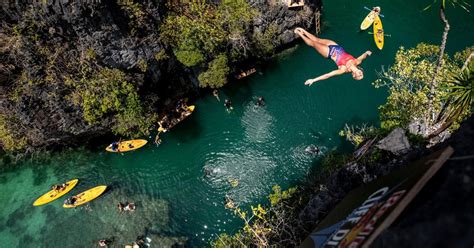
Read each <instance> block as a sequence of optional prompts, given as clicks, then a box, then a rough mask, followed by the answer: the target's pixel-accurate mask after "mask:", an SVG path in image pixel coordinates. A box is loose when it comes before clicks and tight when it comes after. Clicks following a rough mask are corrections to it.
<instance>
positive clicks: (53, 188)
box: [51, 184, 61, 191]
mask: <svg viewBox="0 0 474 248" xmlns="http://www.w3.org/2000/svg"><path fill="white" fill-rule="evenodd" d="M51 190H54V191H61V186H59V185H58V184H53V185H52V186H51Z"/></svg>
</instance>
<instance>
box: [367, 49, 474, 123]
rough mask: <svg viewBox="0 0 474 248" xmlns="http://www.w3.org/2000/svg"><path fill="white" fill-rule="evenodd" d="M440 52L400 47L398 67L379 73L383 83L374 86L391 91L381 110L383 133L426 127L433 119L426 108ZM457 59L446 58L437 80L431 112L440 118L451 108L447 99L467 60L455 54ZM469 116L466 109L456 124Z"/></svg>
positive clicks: (375, 83)
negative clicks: (415, 124) (413, 124)
mask: <svg viewBox="0 0 474 248" xmlns="http://www.w3.org/2000/svg"><path fill="white" fill-rule="evenodd" d="M438 51H439V47H438V46H435V45H428V44H423V43H421V44H419V45H417V46H416V47H415V48H411V49H405V48H404V47H401V48H400V50H399V51H398V52H397V54H396V56H395V63H394V64H393V65H392V66H391V67H390V68H389V69H388V70H387V71H382V73H380V79H378V80H376V81H375V82H374V85H375V87H377V88H378V87H388V90H389V96H388V98H387V103H385V104H384V105H382V106H380V119H381V128H382V129H385V130H391V129H393V128H395V127H403V128H407V127H408V125H409V124H411V123H426V119H428V118H432V117H430V116H429V114H430V111H429V109H428V108H427V106H428V104H429V94H430V81H431V79H432V76H433V75H434V72H435V70H436V61H437V57H436V54H437V53H438ZM467 51H472V48H468V49H466V51H464V52H462V54H468V52H467ZM455 58H458V59H457V60H452V59H451V58H450V57H448V55H445V57H444V59H443V61H444V62H443V64H442V66H441V69H440V72H441V73H440V74H438V75H437V76H436V81H437V82H439V83H438V84H437V87H436V89H435V94H434V95H433V96H432V108H433V110H434V111H433V112H434V113H436V115H437V116H439V115H440V114H442V111H443V108H446V107H448V105H449V104H450V103H448V102H447V101H446V99H448V98H449V95H450V94H451V92H452V91H451V90H449V89H450V88H452V86H453V83H452V78H453V77H455V76H456V75H460V74H461V67H462V65H463V62H464V60H466V58H467V57H463V56H461V54H456V55H455ZM469 112H470V110H469V109H463V110H462V111H461V113H460V114H459V115H458V118H457V119H456V121H455V123H457V124H458V123H459V121H461V120H462V119H463V118H464V117H465V116H466V115H467V114H468V113H469ZM457 124H456V125H454V126H453V128H456V127H457V126H458V125H457Z"/></svg>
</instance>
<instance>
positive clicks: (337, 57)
mask: <svg viewBox="0 0 474 248" xmlns="http://www.w3.org/2000/svg"><path fill="white" fill-rule="evenodd" d="M295 33H296V34H297V35H299V36H300V37H301V38H302V39H303V40H304V42H305V43H306V44H307V45H308V46H312V47H314V49H316V51H318V53H319V54H321V55H322V56H323V57H325V58H328V59H332V60H333V61H334V62H336V65H337V67H338V69H337V70H334V71H332V72H329V73H326V74H324V75H321V76H319V77H316V78H311V79H308V80H306V82H305V83H304V84H305V85H308V86H309V85H312V84H313V83H315V82H317V81H321V80H324V79H328V78H330V77H333V76H337V75H341V74H344V73H352V77H353V78H354V79H355V80H361V79H362V78H364V72H363V71H362V68H360V67H359V66H358V65H360V64H361V63H362V61H363V60H364V59H365V58H367V56H370V55H371V54H372V52H371V51H366V52H365V53H364V54H362V55H361V56H359V57H358V58H357V59H356V58H354V57H352V55H350V54H349V53H347V52H346V51H344V48H342V47H341V46H339V45H338V44H337V43H336V42H334V41H332V40H328V39H320V38H318V37H316V36H314V35H312V34H311V33H309V32H308V31H306V30H304V29H302V28H296V29H295Z"/></svg>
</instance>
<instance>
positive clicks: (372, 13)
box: [360, 7, 380, 30]
mask: <svg viewBox="0 0 474 248" xmlns="http://www.w3.org/2000/svg"><path fill="white" fill-rule="evenodd" d="M375 8H377V9H378V10H379V11H378V12H376V11H374V10H372V11H370V13H369V14H368V15H367V16H366V17H365V18H364V20H363V21H362V23H361V24H360V30H366V29H368V28H369V27H370V25H372V23H373V22H374V20H375V18H376V17H377V16H379V13H380V7H375Z"/></svg>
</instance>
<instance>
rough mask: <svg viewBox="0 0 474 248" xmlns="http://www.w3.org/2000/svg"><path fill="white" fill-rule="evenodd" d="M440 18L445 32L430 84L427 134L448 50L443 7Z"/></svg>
mask: <svg viewBox="0 0 474 248" xmlns="http://www.w3.org/2000/svg"><path fill="white" fill-rule="evenodd" d="M439 17H440V18H441V21H443V23H444V32H443V36H442V37H441V46H440V47H439V54H438V64H437V65H436V70H435V73H434V74H433V78H432V80H431V84H430V95H429V97H428V118H426V131H427V134H426V135H428V133H429V132H430V129H431V123H432V121H433V119H434V111H433V98H434V96H435V89H436V84H437V82H436V77H437V76H438V74H439V70H440V69H441V65H442V64H443V56H444V50H445V49H446V41H447V40H448V32H449V22H448V19H446V15H445V13H444V7H443V6H442V5H441V7H440V8H439Z"/></svg>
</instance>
